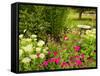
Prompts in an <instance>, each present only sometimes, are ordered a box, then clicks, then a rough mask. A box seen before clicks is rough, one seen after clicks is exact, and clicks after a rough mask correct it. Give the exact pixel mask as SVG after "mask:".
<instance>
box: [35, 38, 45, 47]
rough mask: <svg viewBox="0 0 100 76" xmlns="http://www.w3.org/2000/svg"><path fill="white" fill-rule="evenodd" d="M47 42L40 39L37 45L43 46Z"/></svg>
mask: <svg viewBox="0 0 100 76" xmlns="http://www.w3.org/2000/svg"><path fill="white" fill-rule="evenodd" d="M44 44H45V42H44V41H42V40H39V42H38V43H37V46H40V47H41V46H43V45H44Z"/></svg>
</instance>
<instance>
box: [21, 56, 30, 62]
mask: <svg viewBox="0 0 100 76" xmlns="http://www.w3.org/2000/svg"><path fill="white" fill-rule="evenodd" d="M30 61H31V59H30V58H29V57H25V58H24V59H22V63H29V62H30Z"/></svg>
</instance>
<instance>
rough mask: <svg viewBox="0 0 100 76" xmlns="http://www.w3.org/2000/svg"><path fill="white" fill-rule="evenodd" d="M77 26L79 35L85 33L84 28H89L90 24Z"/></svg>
mask: <svg viewBox="0 0 100 76" xmlns="http://www.w3.org/2000/svg"><path fill="white" fill-rule="evenodd" d="M77 27H78V28H79V29H80V35H82V34H85V32H86V30H91V26H88V25H77ZM82 32H83V33H82Z"/></svg>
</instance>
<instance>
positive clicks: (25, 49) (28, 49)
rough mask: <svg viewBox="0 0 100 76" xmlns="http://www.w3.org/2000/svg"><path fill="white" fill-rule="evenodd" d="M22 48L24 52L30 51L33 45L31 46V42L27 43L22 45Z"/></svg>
mask: <svg viewBox="0 0 100 76" xmlns="http://www.w3.org/2000/svg"><path fill="white" fill-rule="evenodd" d="M23 49H24V51H25V52H32V51H33V46H32V44H29V45H27V46H25V47H23Z"/></svg>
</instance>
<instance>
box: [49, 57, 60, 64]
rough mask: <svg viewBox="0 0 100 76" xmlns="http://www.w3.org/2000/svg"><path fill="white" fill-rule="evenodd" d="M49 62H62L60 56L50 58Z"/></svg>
mask: <svg viewBox="0 0 100 76" xmlns="http://www.w3.org/2000/svg"><path fill="white" fill-rule="evenodd" d="M48 62H50V63H52V62H54V63H56V64H58V63H59V62H60V58H51V59H50V60H48Z"/></svg>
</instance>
